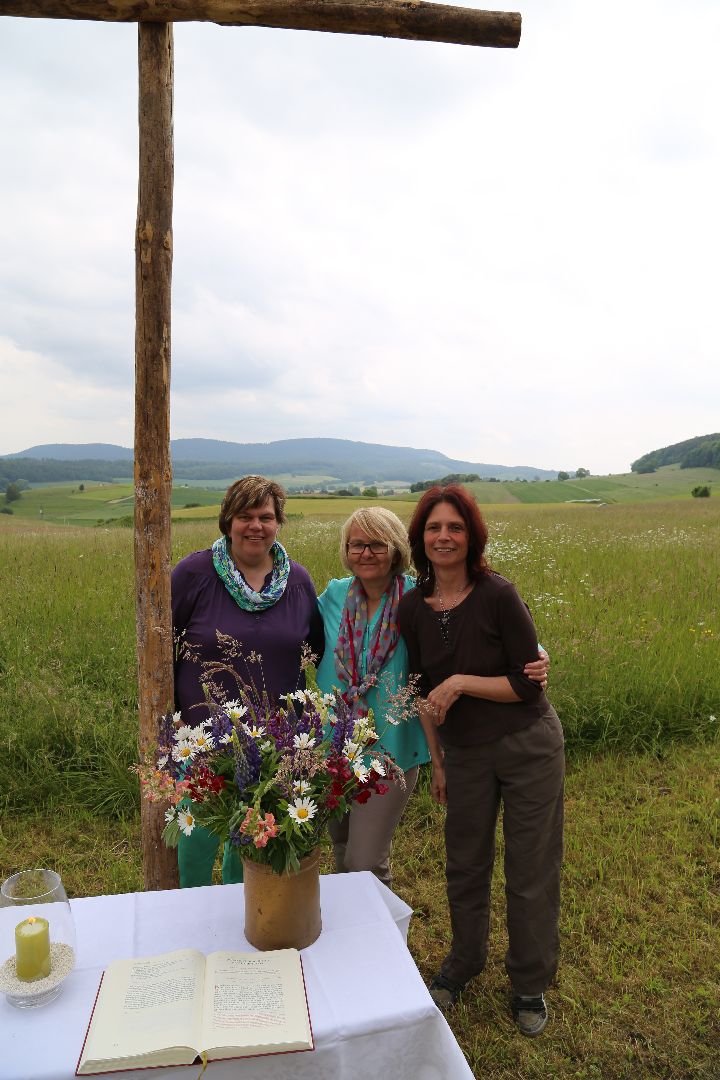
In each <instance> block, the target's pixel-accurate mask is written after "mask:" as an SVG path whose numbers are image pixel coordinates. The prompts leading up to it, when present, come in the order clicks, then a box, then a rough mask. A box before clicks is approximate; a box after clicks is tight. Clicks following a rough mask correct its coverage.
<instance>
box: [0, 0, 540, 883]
mask: <svg viewBox="0 0 720 1080" xmlns="http://www.w3.org/2000/svg"><path fill="white" fill-rule="evenodd" d="M0 15H19V16H25V17H28V18H39V19H89V20H94V21H103V22H136V23H138V64H139V110H138V111H139V128H140V140H139V141H140V161H139V183H138V210H137V223H136V233H135V288H136V292H135V611H136V628H137V664H138V703H139V712H140V736H139V745H140V749H141V751H142V750H143V749H145V748H146V747H147V746H149V745H151V744H152V743H154V742H156V741H157V732H158V726H157V724H158V718H159V717H160V716H161V714H162V713H164V712H166V711H167V710H168V709H169V708H172V702H173V641H172V616H171V611H170V561H171V548H170V497H171V494H172V467H171V461H170V292H171V279H172V256H173V250H172V245H173V240H172V199H173V170H174V161H173V126H172V113H173V37H172V24H173V22H215V23H220V24H222V25H224V26H267V27H278V28H285V29H294V30H322V31H326V32H328V33H336V34H374V35H381V36H383V37H395V38H410V39H414V40H418V41H445V42H450V43H454V44H458V45H487V46H491V47H494V48H516V47H517V45H518V43H519V41H520V16H519V15H518V14H515V13H509V12H499V11H477V10H474V9H472V8H462V7H451V6H448V5H445V4H434V3H423V2H421V0H0ZM141 813H142V838H143V839H142V842H143V868H144V875H145V887H146V888H147V889H167V888H173V887H176V886H177V860H176V858H175V853H174V852H173V851H170V850H168V849H167V848H166V847H165V845H164V844H163V842H162V839H161V833H162V830H163V826H164V817H163V811H162V808H161V807H156V806H154V805H152V804H148V803H146V802H143V804H142V811H141Z"/></svg>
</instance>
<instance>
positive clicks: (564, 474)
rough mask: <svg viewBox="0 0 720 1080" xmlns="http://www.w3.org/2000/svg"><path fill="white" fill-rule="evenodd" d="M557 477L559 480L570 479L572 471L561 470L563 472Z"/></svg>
mask: <svg viewBox="0 0 720 1080" xmlns="http://www.w3.org/2000/svg"><path fill="white" fill-rule="evenodd" d="M557 478H558V480H569V479H570V473H568V472H562V471H561V472H559V473H558V475H557Z"/></svg>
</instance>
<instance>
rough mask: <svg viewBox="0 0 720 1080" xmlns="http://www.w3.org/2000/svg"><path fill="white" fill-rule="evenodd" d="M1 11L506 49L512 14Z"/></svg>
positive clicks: (298, 4)
mask: <svg viewBox="0 0 720 1080" xmlns="http://www.w3.org/2000/svg"><path fill="white" fill-rule="evenodd" d="M0 12H1V13H2V14H3V15H23V16H25V17H28V18H42V19H90V20H101V21H103V22H215V23H219V24H221V25H223V26H272V27H279V28H285V29H289V30H322V31H325V32H326V33H332V34H375V35H379V36H381V37H393V38H409V39H411V40H415V41H418V40H419V41H447V42H452V43H455V44H457V45H487V46H490V47H491V48H496V49H514V48H517V45H518V43H519V41H520V25H521V19H520V15H518V14H517V13H516V12H507V11H477V10H474V9H472V8H463V7H455V6H451V5H447V4H427V3H423V2H421V0H0Z"/></svg>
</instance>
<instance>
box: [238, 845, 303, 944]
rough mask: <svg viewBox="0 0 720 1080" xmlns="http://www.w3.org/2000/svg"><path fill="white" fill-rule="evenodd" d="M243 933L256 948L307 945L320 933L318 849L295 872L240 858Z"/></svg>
mask: <svg viewBox="0 0 720 1080" xmlns="http://www.w3.org/2000/svg"><path fill="white" fill-rule="evenodd" d="M243 882H244V892H245V937H246V938H247V940H248V941H249V942H250V944H251V945H254V946H255V948H256V949H260V950H262V951H263V952H265V951H267V950H268V949H306V948H307V946H308V945H312V943H313V941H316V940H317V939H318V937H319V936H320V931H321V929H322V920H321V916H320V849H319V848H316V850H315V851H313V852H312V853H311V854H310V855H308V856H307V857H306V858H304V859H303V860H302V861H301V863H300V868H299V870H298V871H297V872H296V873H285V874H275V873H274V872H273V871H272V870H271V868H270V867H269V866H266V865H265V864H264V863H257V862H252V861H251V860H250V859H244V860H243Z"/></svg>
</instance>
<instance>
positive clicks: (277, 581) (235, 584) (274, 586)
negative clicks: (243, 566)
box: [212, 536, 290, 611]
mask: <svg viewBox="0 0 720 1080" xmlns="http://www.w3.org/2000/svg"><path fill="white" fill-rule="evenodd" d="M270 554H271V555H272V561H273V568H272V576H271V578H270V581H269V582H268V584H267V585H265V586H264V588H263V590H262V592H259V593H258V592H255V590H254V589H251V588H250V586H249V585H248V583H247V581H246V580H245V578H244V577H243V576H242V574H241V573H240V571H239V570H238V568H237V567H236V566H235V563H234V562H233V560H232V556H231V554H230V543H229V541H228V539H227V537H226V536H220V537H218V539H217V540H216V541H215V543H214V544H213V546H212V557H213V566H214V567H215V570H216V571H217V575H218V577H219V578H220V580H221V581H222V583H223V585H224V586H225V588H226V589H227V591H228V592H229V593H230V595H231V596H232V598H233V600H234V601H235V603H236V604H237V605H238V607H241V608H242V609H243V611H264V610H265V609H266V608H269V607H272V606H273V604H277V602H278V600H279V599H280V597H281V596H282V594H283V593H284V592H285V586H286V585H287V583H288V576H289V574H290V560H289V559H288V556H287V552H286V550H285V548H284V547H283V546H282V544H281V543H279V542H278V541H277V540H276V541H275V543H274V544H273V546H272V547H271V548H270Z"/></svg>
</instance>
